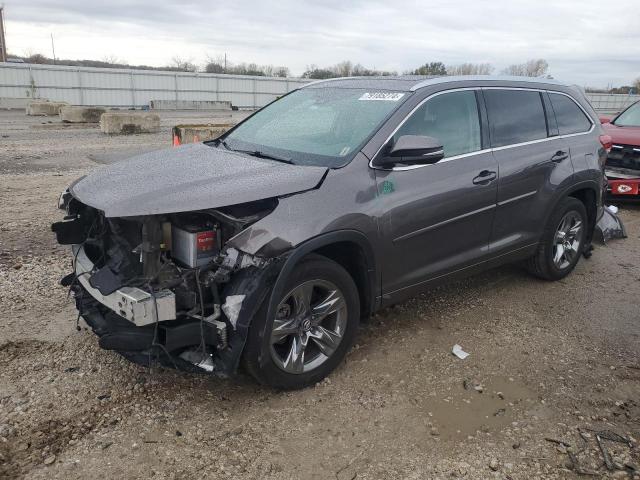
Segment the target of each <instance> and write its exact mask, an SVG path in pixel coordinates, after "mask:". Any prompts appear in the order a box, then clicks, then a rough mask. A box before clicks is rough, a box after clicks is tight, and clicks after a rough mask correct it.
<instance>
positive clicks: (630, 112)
mask: <svg viewBox="0 0 640 480" xmlns="http://www.w3.org/2000/svg"><path fill="white" fill-rule="evenodd" d="M613 124H614V125H618V126H619V127H640V102H638V103H635V104H633V105H631V106H630V107H629V108H627V109H626V110H625V111H624V112H622V113H621V114H620V115H618V118H616V119H615V120H614V121H613Z"/></svg>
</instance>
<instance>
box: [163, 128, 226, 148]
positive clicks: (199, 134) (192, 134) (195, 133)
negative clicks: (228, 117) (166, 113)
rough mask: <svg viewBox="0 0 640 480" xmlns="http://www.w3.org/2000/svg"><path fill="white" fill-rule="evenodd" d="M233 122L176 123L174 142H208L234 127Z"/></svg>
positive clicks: (173, 131) (177, 143) (178, 143)
mask: <svg viewBox="0 0 640 480" xmlns="http://www.w3.org/2000/svg"><path fill="white" fill-rule="evenodd" d="M233 126H234V124H233V123H210V124H207V125H176V126H175V127H173V129H172V130H171V132H172V134H173V144H174V145H182V144H183V143H197V142H206V141H207V140H213V139H214V138H218V137H219V136H220V135H222V134H223V133H224V132H226V131H227V130H229V129H230V128H231V127H233Z"/></svg>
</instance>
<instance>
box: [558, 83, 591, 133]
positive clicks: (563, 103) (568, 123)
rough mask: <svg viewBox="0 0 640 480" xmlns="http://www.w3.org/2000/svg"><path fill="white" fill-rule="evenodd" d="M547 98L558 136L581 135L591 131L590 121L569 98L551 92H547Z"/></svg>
mask: <svg viewBox="0 0 640 480" xmlns="http://www.w3.org/2000/svg"><path fill="white" fill-rule="evenodd" d="M549 98H550V99H551V106H552V107H553V111H554V113H555V114H556V122H557V123H558V133H559V134H560V135H570V134H572V133H583V132H588V131H589V129H591V121H590V120H589V118H588V117H587V116H586V115H585V114H584V112H583V111H582V109H581V108H580V107H578V105H576V102H574V101H573V100H572V99H571V98H569V97H567V96H566V95H561V94H559V93H552V92H549Z"/></svg>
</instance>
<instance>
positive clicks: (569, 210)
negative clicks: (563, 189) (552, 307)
mask: <svg viewBox="0 0 640 480" xmlns="http://www.w3.org/2000/svg"><path fill="white" fill-rule="evenodd" d="M567 219H568V223H565V224H563V222H564V221H565V220H567ZM572 221H576V222H577V221H579V222H581V223H580V225H581V227H580V228H579V232H577V233H575V231H574V229H575V228H576V227H577V224H575V223H574V224H573V227H571V222H572ZM587 222H588V220H587V210H586V208H585V206H584V204H583V203H582V202H581V201H580V200H578V199H576V198H573V197H566V198H564V199H562V200H561V201H560V203H559V204H558V205H557V206H556V209H555V210H554V211H553V213H552V214H551V217H550V218H549V220H548V222H547V225H546V227H545V229H544V233H543V234H542V238H541V240H540V244H539V246H538V250H537V252H536V253H535V255H533V256H532V257H531V258H530V259H529V260H528V264H527V269H528V270H529V272H530V273H531V274H533V275H535V276H536V277H539V278H542V279H544V280H560V279H561V278H564V277H566V276H567V275H569V274H570V273H571V271H572V270H573V269H574V268H575V266H576V264H577V263H578V261H579V260H580V256H581V255H582V252H583V250H584V242H585V238H586V232H587V225H588V223H587ZM563 229H564V230H567V231H566V232H563V234H564V236H563V235H560V232H561V231H562V230H563ZM571 231H574V233H570V232H571ZM567 232H569V234H567ZM563 239H565V240H564V241H563ZM559 244H560V245H570V248H569V247H566V246H562V250H561V251H560V252H559V248H558V247H559Z"/></svg>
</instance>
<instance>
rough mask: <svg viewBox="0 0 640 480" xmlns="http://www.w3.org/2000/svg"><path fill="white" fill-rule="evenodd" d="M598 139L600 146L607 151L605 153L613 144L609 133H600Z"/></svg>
mask: <svg viewBox="0 0 640 480" xmlns="http://www.w3.org/2000/svg"><path fill="white" fill-rule="evenodd" d="M598 139H599V140H600V144H601V145H602V147H603V148H604V149H605V150H606V151H607V153H609V152H610V151H611V147H612V146H613V139H612V138H611V135H600V137H598Z"/></svg>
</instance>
